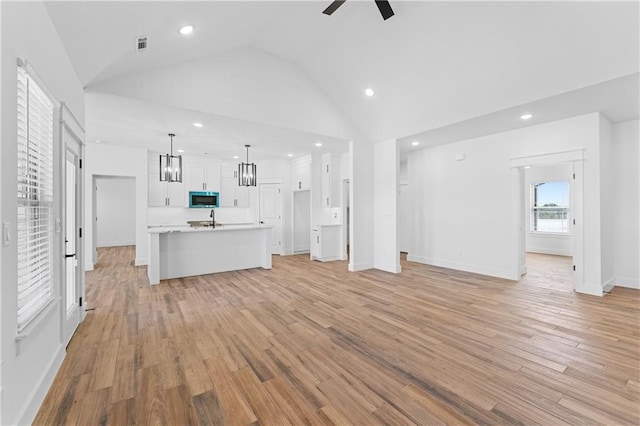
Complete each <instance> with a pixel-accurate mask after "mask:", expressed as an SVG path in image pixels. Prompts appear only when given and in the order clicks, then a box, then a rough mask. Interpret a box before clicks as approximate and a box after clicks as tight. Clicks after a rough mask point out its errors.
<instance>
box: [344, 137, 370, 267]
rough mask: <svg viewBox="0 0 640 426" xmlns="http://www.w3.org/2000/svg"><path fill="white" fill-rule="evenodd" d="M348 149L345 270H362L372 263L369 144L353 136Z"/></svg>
mask: <svg viewBox="0 0 640 426" xmlns="http://www.w3.org/2000/svg"><path fill="white" fill-rule="evenodd" d="M350 151H351V156H350V161H351V165H350V167H349V168H350V170H351V179H350V181H349V194H350V196H351V206H350V209H349V213H350V215H351V218H350V227H351V228H350V229H349V233H350V234H351V235H350V236H349V244H350V247H349V250H350V254H349V270H350V271H362V270H365V269H371V268H373V267H374V251H373V247H374V238H373V233H374V227H373V209H374V208H375V206H374V204H373V197H374V194H373V176H374V173H373V167H372V165H373V144H371V143H370V142H369V141H367V140H365V139H355V140H353V141H351V142H350Z"/></svg>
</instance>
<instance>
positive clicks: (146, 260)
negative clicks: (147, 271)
mask: <svg viewBox="0 0 640 426" xmlns="http://www.w3.org/2000/svg"><path fill="white" fill-rule="evenodd" d="M148 264H149V258H148V257H136V262H135V265H136V266H144V265H148Z"/></svg>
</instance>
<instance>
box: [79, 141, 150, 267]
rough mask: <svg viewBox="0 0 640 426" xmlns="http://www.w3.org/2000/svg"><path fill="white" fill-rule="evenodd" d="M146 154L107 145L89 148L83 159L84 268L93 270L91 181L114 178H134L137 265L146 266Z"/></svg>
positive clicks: (93, 216) (95, 145)
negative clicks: (99, 178)
mask: <svg viewBox="0 0 640 426" xmlns="http://www.w3.org/2000/svg"><path fill="white" fill-rule="evenodd" d="M147 173H148V172H147V150H145V149H135V148H127V147H124V146H114V145H108V144H100V145H97V144H88V145H87V149H86V155H85V179H86V180H85V182H86V183H87V184H86V185H85V226H86V228H87V229H86V240H85V268H86V270H92V269H93V259H94V256H93V255H94V253H93V246H94V245H93V238H94V229H93V224H94V221H95V213H94V211H93V185H92V183H93V179H94V177H102V176H116V177H132V178H135V182H136V188H135V192H136V194H142V195H141V196H138V195H136V202H135V204H136V205H135V212H136V238H135V241H136V259H135V264H136V265H146V264H147V262H148V256H149V254H148V253H149V238H148V233H147V204H148V198H147V191H148V188H147V180H148V178H147Z"/></svg>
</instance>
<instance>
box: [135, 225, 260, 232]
mask: <svg viewBox="0 0 640 426" xmlns="http://www.w3.org/2000/svg"><path fill="white" fill-rule="evenodd" d="M267 228H271V227H270V226H265V225H219V226H216V227H215V228H212V227H210V226H202V227H192V226H187V225H183V226H158V227H153V228H149V229H148V230H147V232H149V233H150V234H166V233H168V232H223V231H242V230H248V229H267Z"/></svg>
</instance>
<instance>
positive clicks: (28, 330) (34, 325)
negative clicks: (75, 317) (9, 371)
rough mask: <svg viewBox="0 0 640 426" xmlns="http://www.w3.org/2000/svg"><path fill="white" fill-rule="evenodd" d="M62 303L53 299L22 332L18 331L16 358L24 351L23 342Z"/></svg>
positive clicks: (57, 299) (57, 298)
mask: <svg viewBox="0 0 640 426" xmlns="http://www.w3.org/2000/svg"><path fill="white" fill-rule="evenodd" d="M59 302H60V297H54V298H52V299H51V300H50V301H49V303H47V305H46V306H45V307H44V308H42V309H41V310H40V312H38V314H37V315H36V316H35V317H33V319H32V320H31V321H29V322H28V323H27V325H25V326H24V328H23V329H22V330H19V331H18V334H16V337H15V342H16V356H18V355H20V353H21V350H22V341H23V340H25V339H26V338H27V337H29V334H31V333H33V332H34V330H36V329H37V328H38V327H40V324H41V323H42V322H43V321H44V319H45V318H46V317H47V315H49V313H50V312H51V311H52V310H54V309H56V308H57V307H58V303H59Z"/></svg>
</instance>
